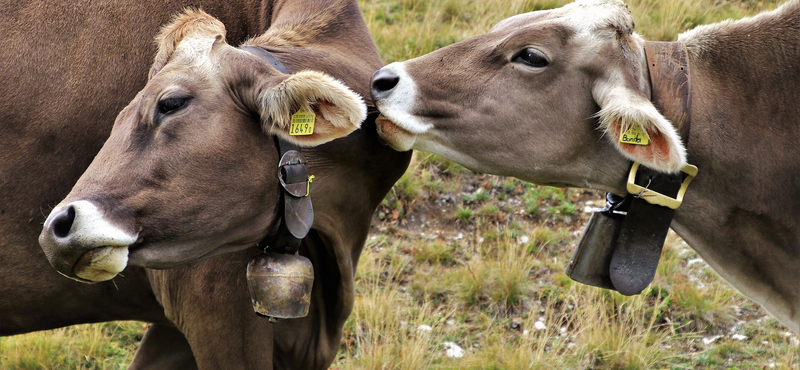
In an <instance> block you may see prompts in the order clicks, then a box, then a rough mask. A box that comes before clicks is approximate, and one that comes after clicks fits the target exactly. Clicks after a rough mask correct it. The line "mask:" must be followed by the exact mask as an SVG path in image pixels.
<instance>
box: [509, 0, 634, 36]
mask: <svg viewBox="0 0 800 370" xmlns="http://www.w3.org/2000/svg"><path fill="white" fill-rule="evenodd" d="M532 22H533V23H536V22H554V23H558V24H562V25H565V26H567V27H570V28H572V29H574V30H575V31H576V33H577V34H579V35H580V34H583V35H587V34H588V35H592V36H596V35H598V34H600V33H602V32H604V31H612V32H614V33H615V34H617V35H619V36H620V37H625V36H629V35H632V34H633V30H634V26H635V25H634V22H633V16H632V15H631V11H630V9H629V8H628V6H627V5H625V3H624V2H622V0H578V1H575V2H572V3H569V4H567V5H564V6H562V7H560V8H556V9H551V10H540V11H535V12H531V13H526V14H520V15H516V16H513V17H510V18H507V19H505V20H503V21H501V22H500V23H498V24H497V25H496V26H495V27H493V29H507V28H518V27H523V26H525V25H528V24H531V23H532Z"/></svg>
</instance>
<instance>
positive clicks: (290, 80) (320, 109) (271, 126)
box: [258, 70, 367, 146]
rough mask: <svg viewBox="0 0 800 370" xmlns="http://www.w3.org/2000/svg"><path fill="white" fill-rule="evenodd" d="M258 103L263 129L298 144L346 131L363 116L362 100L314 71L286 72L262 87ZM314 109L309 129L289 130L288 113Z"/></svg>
mask: <svg viewBox="0 0 800 370" xmlns="http://www.w3.org/2000/svg"><path fill="white" fill-rule="evenodd" d="M258 105H259V111H260V115H261V122H262V125H263V126H264V131H266V132H269V133H271V134H275V135H278V136H280V137H282V138H283V139H285V140H287V141H290V142H293V143H295V144H298V145H301V146H314V145H319V144H323V143H326V142H328V141H331V140H333V139H337V138H340V137H343V136H347V135H349V134H350V133H351V132H353V131H355V130H356V129H358V127H359V126H360V125H361V122H362V121H363V120H364V119H366V117H367V105H366V104H365V103H364V100H363V99H362V98H361V96H359V95H358V94H356V93H355V92H353V91H352V90H350V88H348V87H347V86H345V85H344V84H343V83H342V82H340V81H338V80H336V79H334V78H333V77H330V76H329V75H327V74H324V73H322V72H317V71H309V70H306V71H301V72H298V73H295V74H291V75H287V76H286V77H285V78H284V79H283V81H281V82H280V83H278V84H277V85H275V86H272V87H270V88H267V89H265V90H262V91H261V92H260V93H259V95H258ZM301 110H304V111H306V112H313V113H314V122H313V129H311V131H310V132H302V131H304V130H300V131H301V132H300V133H301V134H300V135H298V132H297V130H295V131H294V132H292V127H291V122H292V116H293V115H294V114H295V113H297V112H298V111H301Z"/></svg>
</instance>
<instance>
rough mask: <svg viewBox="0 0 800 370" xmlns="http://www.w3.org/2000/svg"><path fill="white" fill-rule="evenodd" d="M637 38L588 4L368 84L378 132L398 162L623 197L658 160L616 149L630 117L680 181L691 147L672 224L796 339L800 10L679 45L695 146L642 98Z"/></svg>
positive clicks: (609, 3) (387, 70)
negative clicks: (407, 155) (638, 172)
mask: <svg viewBox="0 0 800 370" xmlns="http://www.w3.org/2000/svg"><path fill="white" fill-rule="evenodd" d="M632 27H633V18H632V16H631V15H630V12H629V11H628V9H627V7H626V6H625V4H624V3H623V2H622V1H614V0H578V1H576V2H575V3H572V4H568V5H566V6H564V7H562V8H558V9H553V10H548V11H540V12H532V13H526V14H520V15H517V16H514V17H511V18H509V19H506V20H504V21H502V22H500V23H498V25H496V26H495V27H494V28H493V29H492V30H491V31H490V32H488V33H486V34H483V35H479V36H475V37H473V38H470V39H467V40H464V41H462V42H459V43H456V44H453V45H450V46H447V47H444V48H441V49H439V50H436V51H434V52H432V53H430V54H427V55H424V56H421V57H419V58H415V59H411V60H408V61H405V62H402V63H396V64H395V63H393V64H391V65H388V66H386V67H384V68H383V69H381V70H380V71H378V72H376V74H375V75H374V78H373V82H372V88H373V90H372V92H373V98H374V99H375V103H376V106H377V107H378V108H379V109H380V111H381V113H382V114H384V115H385V116H386V117H387V118H388V120H380V121H379V130H381V132H382V136H384V138H385V139H386V141H387V142H389V143H390V145H393V146H394V147H396V148H401V149H409V148H414V149H418V150H426V151H431V152H434V153H437V154H440V155H443V156H446V157H448V158H451V159H454V160H456V161H458V162H460V163H461V164H464V165H466V166H468V167H471V168H473V169H476V170H480V171H484V172H490V173H497V174H504V175H512V176H516V177H519V178H521V179H523V180H527V181H532V182H537V183H540V184H550V185H562V186H575V187H585V188H594V189H599V190H604V191H608V192H613V193H616V194H624V193H625V179H626V175H627V172H628V169H629V168H630V161H631V160H637V161H640V162H642V160H647V159H649V157H651V156H655V154H659V153H650V154H645V155H639V154H637V152H636V151H629V150H628V151H626V147H625V145H628V144H624V145H621V144H619V134H620V133H621V130H620V126H623V127H624V125H620V121H622V119H620V117H623V118H624V119H625V120H627V121H628V122H633V124H637V125H641V126H642V127H645V128H646V130H647V132H648V134H649V135H650V139H651V142H652V143H655V145H650V147H656V148H657V149H659V150H660V149H663V148H670V149H669V150H663V152H669V153H668V154H667V155H663V158H668V159H669V158H671V159H669V160H663V161H651V162H652V166H655V167H653V168H658V169H659V170H661V171H665V172H666V171H673V170H674V169H675V168H677V167H679V166H680V165H681V164H682V162H681V161H680V160H679V159H680V157H681V154H682V152H683V151H684V149H685V154H686V159H687V160H688V163H690V164H694V165H696V166H697V167H698V168H699V174H698V176H697V177H696V178H695V180H694V181H693V182H692V183H691V186H690V187H689V189H688V192H687V193H686V197H685V199H684V203H683V205H682V206H681V207H680V208H679V209H678V210H677V211H676V214H675V218H674V221H673V222H672V225H671V226H672V227H673V228H674V229H675V231H677V232H678V234H680V235H681V236H682V237H683V238H684V239H685V240H686V241H687V242H688V243H689V245H690V246H692V248H694V249H695V250H697V252H698V253H699V254H700V255H701V256H702V257H703V258H704V259H705V260H706V261H708V263H709V264H710V265H711V266H712V267H713V268H714V270H715V271H716V272H717V273H719V274H720V276H722V277H723V278H724V279H725V280H726V281H728V282H729V283H731V285H733V286H734V287H735V288H736V289H738V290H739V291H741V292H742V293H743V294H744V295H746V296H747V297H749V298H751V299H753V300H754V301H756V302H758V303H759V304H761V305H763V306H764V307H765V308H766V309H767V311H769V312H770V313H772V314H773V315H775V316H776V317H777V318H778V319H779V320H780V321H781V322H783V323H784V324H785V325H787V326H788V327H789V328H790V329H792V330H794V331H795V332H800V286H798V284H797V280H798V271H800V146H799V145H798V144H797V143H798V142H800V104H798V102H800V88H798V86H797V82H798V81H800V1H798V0H791V1H787V2H786V3H785V4H784V5H782V6H781V8H779V9H777V10H775V11H772V12H767V13H764V14H761V15H758V16H756V17H753V18H749V19H744V20H740V21H735V22H722V23H719V24H714V25H709V26H701V27H698V28H697V29H695V30H692V31H689V32H686V33H684V34H682V35H681V36H680V38H679V41H682V42H683V43H684V44H685V45H686V47H687V50H688V59H689V63H688V65H689V71H690V72H689V75H690V76H689V80H690V89H691V91H692V93H691V96H692V102H691V106H692V112H691V122H692V123H691V132H690V134H689V138H690V140H689V146H688V148H684V146H683V143H682V142H681V140H680V139H679V138H677V136H676V135H674V134H675V132H674V128H673V127H672V126H671V124H670V125H669V126H664V125H659V124H658V123H659V122H661V123H663V121H664V117H663V116H661V114H660V113H659V112H657V111H656V110H655V107H653V106H652V104H650V103H649V102H648V101H646V100H644V97H646V96H648V95H649V91H650V86H649V82H648V75H647V69H646V66H645V63H646V61H645V59H644V55H643V48H644V40H643V39H642V38H641V37H640V36H639V35H637V34H635V33H633V29H632ZM389 120H391V121H393V122H390V121H389ZM667 123H668V122H667ZM651 130H652V131H651ZM627 149H630V148H627ZM670 164H671V165H670Z"/></svg>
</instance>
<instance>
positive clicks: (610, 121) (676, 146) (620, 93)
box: [592, 78, 686, 173]
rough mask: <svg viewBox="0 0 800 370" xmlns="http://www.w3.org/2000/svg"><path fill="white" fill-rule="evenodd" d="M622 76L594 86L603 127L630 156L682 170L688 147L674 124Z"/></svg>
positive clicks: (649, 164)
mask: <svg viewBox="0 0 800 370" xmlns="http://www.w3.org/2000/svg"><path fill="white" fill-rule="evenodd" d="M623 80H624V78H620V79H618V80H616V81H613V82H609V81H600V82H598V83H596V84H595V85H594V86H593V87H592V95H593V96H594V99H595V101H596V102H597V104H598V105H599V106H600V112H599V113H598V114H597V115H598V116H599V118H600V127H601V129H602V130H604V131H605V133H606V135H607V136H608V137H609V138H610V139H611V140H612V141H613V142H614V145H616V147H617V149H619V151H620V152H622V154H623V155H625V156H626V157H627V158H628V159H630V160H632V161H635V162H639V163H641V164H643V165H645V166H647V167H650V168H652V169H655V170H659V171H663V172H667V173H673V172H677V171H679V170H680V169H681V168H683V166H684V165H686V149H685V148H684V146H683V143H681V139H680V136H679V135H678V133H677V131H676V130H675V128H674V126H673V125H672V123H670V122H669V121H668V120H667V119H666V118H664V116H663V115H661V113H659V112H658V109H656V107H655V106H654V105H653V104H652V103H651V102H650V100H649V99H647V97H645V96H644V94H643V93H641V92H639V91H637V90H635V89H633V88H631V87H630V86H628V85H626V84H625V83H624V82H622V81H623ZM637 136H638V137H637ZM623 139H624V140H623Z"/></svg>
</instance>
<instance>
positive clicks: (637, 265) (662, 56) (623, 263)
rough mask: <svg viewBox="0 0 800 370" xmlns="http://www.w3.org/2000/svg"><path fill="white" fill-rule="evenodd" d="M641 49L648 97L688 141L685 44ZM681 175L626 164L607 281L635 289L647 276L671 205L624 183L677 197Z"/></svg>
mask: <svg viewBox="0 0 800 370" xmlns="http://www.w3.org/2000/svg"><path fill="white" fill-rule="evenodd" d="M644 51H645V59H646V61H647V67H648V71H649V76H650V100H651V102H652V103H653V105H654V106H655V107H656V108H657V109H658V110H659V112H661V114H662V115H663V116H664V117H665V118H667V119H668V120H669V121H670V122H672V124H673V125H674V126H675V128H676V130H677V131H678V133H679V134H680V136H681V139H682V141H683V143H684V145H686V146H688V142H689V131H690V127H691V102H692V99H691V86H690V80H689V78H690V75H689V63H688V62H689V61H688V57H687V53H686V46H685V45H684V44H683V43H682V42H646V43H645V46H644ZM689 180H691V179H689ZM683 181H684V175H683V173H681V172H679V173H676V174H666V173H662V172H660V171H656V170H653V169H651V168H647V167H645V166H640V165H639V164H638V163H634V164H632V166H631V175H630V178H629V186H628V192H629V194H627V196H626V197H625V198H626V201H627V202H628V204H629V206H628V209H627V215H626V216H625V218H624V220H623V221H622V225H621V229H620V231H619V236H618V237H617V242H616V249H615V251H614V254H613V255H612V258H611V266H610V275H611V282H612V283H613V284H614V288H616V290H617V291H619V292H620V293H622V294H625V295H632V294H637V293H639V292H641V291H642V290H644V288H646V287H647V286H648V285H649V284H650V282H651V281H652V280H653V277H654V276H655V273H656V268H657V267H658V262H659V259H660V257H661V250H662V249H663V247H664V241H665V239H666V237H667V233H668V232H669V226H670V224H671V222H672V218H673V217H674V215H675V208H677V206H674V207H675V208H673V207H667V206H664V205H658V204H651V202H649V201H648V199H647V198H645V196H643V193H644V192H645V190H641V191H637V190H634V191H632V190H633V189H632V188H631V185H630V183H631V182H633V183H634V184H636V185H639V186H640V187H641V188H644V189H647V190H650V191H653V192H656V193H660V194H662V195H664V196H667V197H669V198H672V199H675V198H679V199H680V198H682V194H681V197H679V196H678V194H679V191H680V189H681V186H682V183H683ZM687 185H688V183H687ZM634 188H635V186H634ZM641 188H639V189H641ZM684 190H685V189H684ZM654 196H655V195H654ZM678 205H679V203H678Z"/></svg>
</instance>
